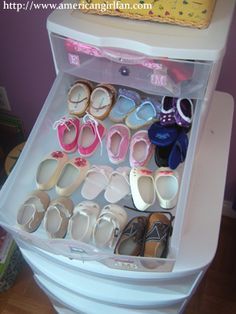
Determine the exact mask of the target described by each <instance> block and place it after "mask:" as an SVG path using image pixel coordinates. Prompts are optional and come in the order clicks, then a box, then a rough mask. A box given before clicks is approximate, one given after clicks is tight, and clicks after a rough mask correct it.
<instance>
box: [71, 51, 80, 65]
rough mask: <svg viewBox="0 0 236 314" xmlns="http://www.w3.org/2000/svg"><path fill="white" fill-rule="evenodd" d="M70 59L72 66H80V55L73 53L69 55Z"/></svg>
mask: <svg viewBox="0 0 236 314" xmlns="http://www.w3.org/2000/svg"><path fill="white" fill-rule="evenodd" d="M68 59H69V63H70V64H73V65H76V66H80V60H79V55H75V54H73V53H68Z"/></svg>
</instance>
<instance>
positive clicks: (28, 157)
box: [0, 67, 202, 272]
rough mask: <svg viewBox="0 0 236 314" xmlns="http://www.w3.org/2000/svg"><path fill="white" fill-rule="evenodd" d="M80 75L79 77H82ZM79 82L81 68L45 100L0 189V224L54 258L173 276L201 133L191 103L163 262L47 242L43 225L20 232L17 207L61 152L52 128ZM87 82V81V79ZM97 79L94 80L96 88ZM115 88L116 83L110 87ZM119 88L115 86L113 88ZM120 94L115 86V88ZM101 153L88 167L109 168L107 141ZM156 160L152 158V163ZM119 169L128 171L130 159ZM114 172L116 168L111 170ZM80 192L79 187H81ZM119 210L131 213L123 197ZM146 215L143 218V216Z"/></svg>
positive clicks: (76, 198)
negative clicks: (45, 164) (44, 164)
mask: <svg viewBox="0 0 236 314" xmlns="http://www.w3.org/2000/svg"><path fill="white" fill-rule="evenodd" d="M80 69H81V72H80ZM78 78H85V77H84V71H83V68H80V67H79V68H78V69H76V75H72V73H68V72H67V73H59V74H58V77H57V78H56V80H55V82H54V85H53V87H52V89H51V91H50V93H49V95H48V98H47V100H46V102H45V104H44V106H43V108H42V110H41V113H40V115H39V117H38V119H37V121H36V123H35V125H34V128H33V130H32V132H31V134H30V137H29V139H28V141H27V143H26V145H25V147H24V149H23V151H22V153H21V156H20V158H19V160H18V162H17V164H16V166H15V168H14V169H13V171H12V173H11V174H10V176H9V177H8V179H7V181H6V183H5V185H4V186H3V188H2V190H1V194H0V200H1V201H0V223H1V225H2V226H3V227H4V228H5V229H6V230H7V231H9V232H11V233H12V235H13V236H14V238H15V240H16V241H17V239H20V240H22V241H26V242H27V243H30V244H31V245H33V246H36V247H39V248H41V249H44V250H46V251H48V252H51V253H54V254H60V255H64V256H67V257H68V258H74V259H79V260H96V261H100V262H102V263H104V264H106V265H107V266H109V267H112V268H119V269H125V270H135V271H160V272H161V271H171V270H172V269H173V266H174V263H175V261H176V258H178V248H179V244H180V239H181V235H182V233H183V217H184V215H185V214H186V213H185V208H186V202H187V198H188V191H189V186H190V179H191V169H192V165H193V159H194V154H195V149H196V146H197V138H198V133H199V126H200V121H201V109H202V101H201V100H196V101H195V108H194V116H193V123H192V127H191V131H190V133H189V147H188V152H187V156H186V159H185V162H184V163H182V164H181V165H180V166H179V167H178V171H179V173H180V174H181V176H182V178H181V183H180V189H179V196H178V202H177V206H176V207H175V208H174V209H172V210H171V213H172V214H173V215H174V216H175V219H174V223H173V233H172V236H171V238H170V243H169V253H168V255H167V258H144V257H131V256H122V255H115V254H113V250H105V249H99V248H97V247H95V246H94V245H92V244H86V243H83V242H77V241H74V240H71V239H70V238H69V237H68V236H66V237H65V238H64V239H53V240H52V239H48V237H47V234H46V231H45V229H44V228H43V224H41V225H40V227H39V228H38V229H37V230H36V231H35V232H34V233H27V232H24V231H22V230H20V229H19V227H18V226H17V223H16V217H17V212H18V210H19V207H20V206H21V204H22V203H23V202H24V200H25V198H26V197H27V195H28V194H29V193H30V192H31V191H32V190H35V189H36V181H35V179H36V172H37V168H38V165H39V163H40V162H41V161H42V160H43V159H44V157H45V156H47V155H48V154H49V153H51V152H53V151H57V150H60V147H59V143H58V140H57V136H56V132H55V130H53V128H52V125H53V123H54V122H55V121H56V120H59V119H60V118H61V117H62V116H64V115H65V114H67V110H68V109H67V105H66V102H67V93H68V90H69V88H70V86H71V85H72V84H73V83H74V82H75V81H76V80H78ZM86 79H88V77H86ZM97 81H98V78H97V79H96V80H95V82H94V81H93V82H94V84H96V83H97ZM113 84H114V83H113ZM117 84H118V83H117ZM114 86H115V87H116V88H118V87H119V86H118V85H114ZM104 124H105V125H106V127H107V128H109V127H110V125H111V121H109V119H108V118H107V119H106V120H104ZM103 147H104V149H103V153H102V155H101V154H100V150H99V149H98V150H97V151H96V153H95V154H94V155H93V156H91V157H89V162H90V164H91V165H92V164H104V163H106V164H109V160H108V157H107V154H106V149H105V141H104V139H103ZM74 156H78V152H76V153H73V154H70V156H69V157H74ZM153 159H154V158H153ZM122 165H128V157H127V159H126V161H125V162H124V163H123V164H122ZM110 166H113V167H114V165H111V164H110ZM148 167H149V168H150V169H152V170H154V169H156V168H157V166H156V165H155V163H154V160H151V161H150V164H149V165H148ZM80 188H81V187H80ZM80 188H79V189H78V190H76V191H75V192H74V193H73V194H72V196H71V199H72V200H73V202H74V204H75V205H76V204H78V203H79V202H81V201H82V197H81V194H80ZM48 194H49V195H50V198H51V199H55V198H57V197H58V196H57V195H56V192H55V189H51V190H50V191H48ZM95 201H96V202H97V203H98V204H99V205H100V207H101V208H103V207H104V206H105V205H106V204H107V202H106V200H105V199H104V197H103V194H102V195H101V196H99V197H98V198H97V199H95ZM119 205H121V206H123V205H127V206H131V207H133V204H132V200H131V198H130V197H126V198H124V199H123V200H121V201H120V202H119ZM150 210H159V211H162V209H161V207H159V205H157V203H155V205H153V206H152V207H151V208H150ZM127 214H128V216H129V218H131V217H133V216H137V215H139V214H140V212H138V213H137V212H135V211H132V210H128V209H127ZM142 214H145V212H142Z"/></svg>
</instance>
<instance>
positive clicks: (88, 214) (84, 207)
mask: <svg viewBox="0 0 236 314" xmlns="http://www.w3.org/2000/svg"><path fill="white" fill-rule="evenodd" d="M99 212H100V208H99V206H98V204H97V203H94V202H89V201H84V202H81V203H79V204H78V205H77V206H75V208H74V212H73V216H72V217H71V219H70V221H69V225H68V233H69V234H70V237H71V238H72V239H74V240H76V241H83V242H89V241H90V238H91V234H92V231H93V227H94V224H95V222H96V220H97V217H98V215H99Z"/></svg>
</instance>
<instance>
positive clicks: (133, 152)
mask: <svg viewBox="0 0 236 314" xmlns="http://www.w3.org/2000/svg"><path fill="white" fill-rule="evenodd" d="M153 150H154V146H153V145H152V143H151V142H150V140H149V137H148V132H147V130H141V131H138V132H136V133H135V134H134V135H133V136H132V138H131V140H130V150H129V152H130V153H129V163H130V166H131V167H136V168H137V167H144V166H146V165H147V163H148V162H149V160H150V159H151V157H152V154H153Z"/></svg>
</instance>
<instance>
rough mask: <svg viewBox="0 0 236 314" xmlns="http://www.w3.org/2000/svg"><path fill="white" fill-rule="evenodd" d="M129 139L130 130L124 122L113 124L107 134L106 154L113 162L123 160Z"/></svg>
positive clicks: (116, 162) (117, 162)
mask: <svg viewBox="0 0 236 314" xmlns="http://www.w3.org/2000/svg"><path fill="white" fill-rule="evenodd" d="M129 141H130V130H129V128H128V127H127V126H126V125H124V124H114V125H113V126H112V127H111V128H110V129H109V131H108V134H107V141H106V147H107V154H108V157H109V160H110V162H111V163H113V164H119V163H121V162H122V161H124V160H125V157H126V154H127V151H128V147H129Z"/></svg>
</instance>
